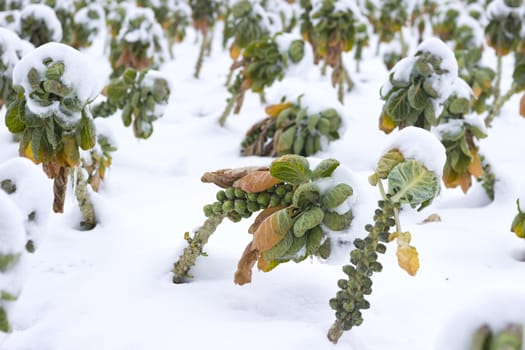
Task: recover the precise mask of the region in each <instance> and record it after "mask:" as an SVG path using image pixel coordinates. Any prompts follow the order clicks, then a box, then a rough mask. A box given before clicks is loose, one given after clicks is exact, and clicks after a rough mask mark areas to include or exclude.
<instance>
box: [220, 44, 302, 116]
mask: <svg viewBox="0 0 525 350" xmlns="http://www.w3.org/2000/svg"><path fill="white" fill-rule="evenodd" d="M282 37H286V34H277V35H276V37H273V38H264V39H261V40H256V41H253V42H251V43H250V44H249V45H248V46H247V47H246V49H245V50H244V51H243V53H242V56H243V58H242V59H241V60H240V61H239V62H238V63H236V64H234V67H232V68H233V69H236V68H241V67H242V70H241V71H240V72H239V73H238V74H237V76H236V78H235V81H234V82H233V83H232V84H231V85H230V86H229V87H228V91H229V92H230V93H231V97H230V98H229V100H228V103H227V105H226V108H225V110H224V112H223V113H222V115H221V116H220V118H219V124H220V125H221V126H224V124H225V123H226V119H227V118H228V116H229V115H230V113H231V111H232V109H233V113H234V114H238V113H239V112H240V111H241V108H242V104H243V101H244V95H245V94H246V92H247V91H248V90H252V91H253V92H256V93H262V92H263V91H264V88H265V87H269V86H271V85H272V84H273V83H274V82H275V81H276V80H281V79H283V77H284V74H285V70H286V68H287V67H288V65H289V64H290V63H292V64H295V63H298V62H299V61H301V60H302V59H303V57H304V41H302V40H301V39H296V40H291V41H289V42H288V41H285V40H283V42H285V44H286V45H279V41H280V39H281V38H282ZM283 46H285V47H283ZM281 50H283V51H284V52H283V51H281ZM234 106H235V108H234Z"/></svg>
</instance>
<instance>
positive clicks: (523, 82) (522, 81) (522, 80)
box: [512, 62, 525, 90]
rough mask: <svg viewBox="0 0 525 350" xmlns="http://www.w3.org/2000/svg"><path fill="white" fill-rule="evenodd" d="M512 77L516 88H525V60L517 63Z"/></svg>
mask: <svg viewBox="0 0 525 350" xmlns="http://www.w3.org/2000/svg"><path fill="white" fill-rule="evenodd" d="M512 79H513V80H514V84H516V86H517V87H518V89H520V90H523V89H525V62H522V63H520V64H518V65H517V66H516V68H514V73H512Z"/></svg>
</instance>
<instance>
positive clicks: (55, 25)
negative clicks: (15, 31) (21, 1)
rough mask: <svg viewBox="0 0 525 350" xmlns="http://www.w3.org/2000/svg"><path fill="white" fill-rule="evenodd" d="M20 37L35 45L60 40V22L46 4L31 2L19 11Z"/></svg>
mask: <svg viewBox="0 0 525 350" xmlns="http://www.w3.org/2000/svg"><path fill="white" fill-rule="evenodd" d="M19 33H20V37H21V38H23V39H26V40H28V41H29V42H31V43H32V44H33V45H35V46H36V47H38V46H40V45H43V44H45V43H48V42H53V41H55V42H59V41H61V40H62V24H61V23H60V21H59V20H58V17H57V15H56V14H55V11H53V9H52V8H50V7H49V6H47V5H43V4H31V5H28V6H25V7H24V9H23V10H22V11H21V12H20V29H19Z"/></svg>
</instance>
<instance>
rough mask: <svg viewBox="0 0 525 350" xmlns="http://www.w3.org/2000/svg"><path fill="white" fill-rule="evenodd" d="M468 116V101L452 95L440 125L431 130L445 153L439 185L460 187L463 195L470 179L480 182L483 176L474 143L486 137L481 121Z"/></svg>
mask: <svg viewBox="0 0 525 350" xmlns="http://www.w3.org/2000/svg"><path fill="white" fill-rule="evenodd" d="M469 113H470V97H469V96H467V97H465V96H457V95H456V94H454V95H452V96H451V97H450V98H449V99H448V101H447V103H446V104H445V108H444V111H443V113H442V114H441V117H440V118H441V121H440V125H438V126H437V127H436V128H435V129H434V132H435V133H436V134H437V135H439V138H440V140H441V143H442V144H443V146H445V149H446V151H447V161H446V163H445V167H444V169H443V182H444V183H445V185H446V186H447V187H457V186H460V187H461V189H462V190H463V192H465V193H466V192H467V190H468V189H469V188H470V186H471V184H472V177H475V178H480V177H481V175H482V173H483V167H482V162H481V157H480V155H479V147H478V139H481V138H485V137H486V136H487V133H486V132H487V131H486V127H485V123H484V120H483V118H481V116H479V115H470V114H469Z"/></svg>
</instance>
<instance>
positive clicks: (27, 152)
mask: <svg viewBox="0 0 525 350" xmlns="http://www.w3.org/2000/svg"><path fill="white" fill-rule="evenodd" d="M21 156H23V157H26V158H28V159H31V161H32V162H33V163H36V164H39V163H40V162H39V161H38V160H36V159H35V156H34V155H33V146H32V143H31V141H30V142H29V143H28V144H27V147H26V149H25V150H23V151H22V154H21Z"/></svg>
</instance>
